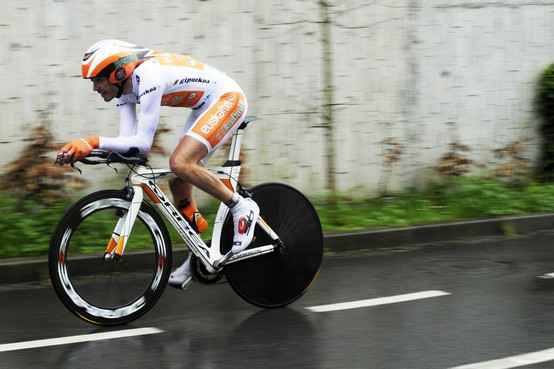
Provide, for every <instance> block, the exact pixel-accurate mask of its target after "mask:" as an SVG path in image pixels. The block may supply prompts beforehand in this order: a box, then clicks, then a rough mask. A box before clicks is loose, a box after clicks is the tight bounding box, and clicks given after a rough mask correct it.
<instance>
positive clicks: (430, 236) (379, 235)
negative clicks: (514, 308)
mask: <svg viewBox="0 0 554 369" xmlns="http://www.w3.org/2000/svg"><path fill="white" fill-rule="evenodd" d="M547 229H554V213H548V214H534V215H525V216H510V217H502V218H494V219H483V220H470V221H459V222H451V223H438V224H427V225H421V226H411V227H402V228H388V229H382V230H371V231H361V232H350V233H342V234H331V235H326V236H325V251H326V253H340V252H344V251H355V250H360V249H381V248H390V247H398V246H405V245H415V244H424V243H432V242H444V241H454V240H462V239H467V238H475V237H486V236H498V235H508V236H510V235H521V234H526V233H532V232H536V231H541V230H547ZM184 258H185V250H183V249H176V250H173V260H174V264H180V263H181V262H182V261H183V260H184ZM48 279H49V275H48V263H47V260H46V258H43V259H38V260H37V259H35V260H18V261H9V260H8V261H4V262H2V261H0V284H16V283H28V282H40V281H45V280H48Z"/></svg>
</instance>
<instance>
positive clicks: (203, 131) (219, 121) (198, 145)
mask: <svg viewBox="0 0 554 369" xmlns="http://www.w3.org/2000/svg"><path fill="white" fill-rule="evenodd" d="M246 110H247V103H246V98H245V97H244V94H242V92H230V93H225V94H223V95H221V96H220V97H219V99H215V102H214V103H213V104H211V105H209V106H208V107H207V108H206V109H205V110H204V111H202V112H200V114H199V115H198V118H197V119H196V120H195V122H194V123H193V124H192V127H190V129H187V130H186V134H185V137H184V138H183V139H182V140H181V142H180V143H179V145H178V146H177V148H176V149H175V151H174V152H173V154H172V156H171V158H170V168H171V170H172V171H173V172H174V173H175V174H176V175H177V176H178V177H179V179H180V180H181V181H182V182H183V183H187V184H192V185H194V186H196V187H198V188H200V189H201V190H203V191H204V192H206V193H208V194H210V195H212V196H213V197H215V198H217V199H218V200H220V201H221V202H223V203H226V204H227V205H228V206H229V207H230V208H231V211H232V212H233V219H234V220H235V234H236V239H234V244H235V246H233V251H234V252H239V251H242V250H244V249H245V248H246V247H247V246H248V244H249V243H250V241H251V240H252V236H253V233H254V231H253V229H254V226H252V225H255V223H256V220H257V217H258V215H259V208H258V206H257V205H256V204H255V203H254V202H253V201H252V200H250V199H247V200H245V199H242V198H241V197H240V196H239V195H238V194H235V193H233V192H232V191H231V190H230V189H229V188H227V187H226V186H225V185H224V184H223V183H222V182H221V181H220V180H219V179H218V178H217V176H215V174H213V173H212V172H210V171H208V170H206V169H205V168H204V167H203V164H204V163H205V162H206V161H207V159H208V158H209V157H210V156H211V154H212V153H213V152H214V151H215V150H217V149H218V148H219V147H220V146H221V145H222V144H224V143H225V142H226V141H227V140H228V139H229V138H230V137H231V136H232V135H233V134H234V133H235V132H236V130H237V129H238V127H239V126H240V125H241V124H242V122H243V121H244V118H245V117H246ZM194 118H196V114H195V115H194ZM190 119H191V118H190V117H189V119H188V120H187V123H189V121H190ZM186 128H188V127H186ZM173 183H174V185H176V183H178V182H173ZM175 191H176V192H175V193H179V190H177V189H176V190H175ZM182 191H183V192H181V193H188V194H190V193H191V192H192V186H191V187H190V188H182ZM187 191H189V192H187ZM189 263H190V257H189V259H187V261H185V263H184V264H183V265H181V267H179V268H178V269H177V270H176V271H175V272H174V273H173V274H172V276H171V278H170V284H172V285H175V284H179V283H180V282H181V281H182V280H184V278H185V277H187V276H188V275H190V265H189ZM183 285H184V284H183Z"/></svg>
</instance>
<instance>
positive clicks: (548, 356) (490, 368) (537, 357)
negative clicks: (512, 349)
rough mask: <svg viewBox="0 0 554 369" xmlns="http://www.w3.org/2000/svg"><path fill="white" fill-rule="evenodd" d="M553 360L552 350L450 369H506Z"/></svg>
mask: <svg viewBox="0 0 554 369" xmlns="http://www.w3.org/2000/svg"><path fill="white" fill-rule="evenodd" d="M551 360H554V348H550V349H546V350H541V351H535V352H530V353H527V354H522V355H516V356H510V357H505V358H503V359H498V360H491V361H483V362H481V363H475V364H469V365H463V366H457V367H455V368H452V369H508V368H517V367H518V366H524V365H531V364H537V363H544V362H545V361H551Z"/></svg>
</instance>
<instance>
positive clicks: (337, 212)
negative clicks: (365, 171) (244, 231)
mask: <svg viewBox="0 0 554 369" xmlns="http://www.w3.org/2000/svg"><path fill="white" fill-rule="evenodd" d="M312 200H313V202H314V204H315V208H316V210H317V212H318V214H319V217H320V219H321V222H322V225H323V230H324V231H325V232H345V231H359V230H368V229H376V228H383V227H404V226H410V225H418V224H429V223H436V222H447V221H455V220H463V219H483V218H491V217H499V216H507V215H516V214H530V213H545V212H554V184H539V183H529V184H526V185H524V186H519V187H514V186H510V185H507V184H505V183H502V182H499V181H491V180H486V179H483V178H477V177H470V178H458V179H453V180H448V181H442V182H439V183H435V184H433V185H431V186H430V187H429V188H428V189H427V190H426V191H407V192H405V193H401V194H397V195H395V196H394V197H387V198H381V199H360V198H349V197H346V196H342V197H339V200H338V201H337V202H335V203H333V204H330V203H328V202H326V201H325V200H324V199H317V198H314V199H312ZM71 202H72V201H71V200H64V201H58V202H55V203H53V204H51V205H49V206H44V205H39V204H37V203H36V202H33V201H32V200H28V201H26V202H23V203H20V202H18V200H17V199H16V198H15V197H14V196H13V194H10V193H0V232H1V234H2V235H3V242H2V245H1V246H0V258H11V257H21V256H33V255H46V254H47V253H48V247H49V242H50V237H51V234H52V232H53V230H54V227H55V226H56V224H57V222H58V220H59V219H60V217H61V216H62V214H63V213H64V212H65V210H66V209H67V208H68V207H69V205H70V204H71ZM201 210H202V211H203V213H204V216H205V217H206V219H208V221H209V223H210V228H209V229H208V230H207V231H206V232H204V234H203V235H202V238H203V239H204V240H207V239H209V237H210V235H211V230H212V228H211V225H212V224H213V218H214V217H215V214H216V212H217V206H216V205H212V206H208V207H205V208H203V209H201ZM111 223H112V221H110V224H108V225H107V228H106V229H107V230H108V231H107V232H108V233H110V232H111V229H112V227H113V225H112V224H111ZM104 226H105V225H104V224H93V225H92V228H94V229H99V228H102V227H104ZM168 229H170V236H171V239H172V242H173V243H174V244H181V243H182V240H181V238H180V237H179V235H178V234H177V233H176V232H175V231H174V230H172V227H169V226H168ZM143 233H144V236H145V237H148V234H147V232H143ZM135 240H137V238H135ZM139 243H140V242H139ZM91 247H93V248H94V247H96V246H95V245H91ZM84 251H86V250H84Z"/></svg>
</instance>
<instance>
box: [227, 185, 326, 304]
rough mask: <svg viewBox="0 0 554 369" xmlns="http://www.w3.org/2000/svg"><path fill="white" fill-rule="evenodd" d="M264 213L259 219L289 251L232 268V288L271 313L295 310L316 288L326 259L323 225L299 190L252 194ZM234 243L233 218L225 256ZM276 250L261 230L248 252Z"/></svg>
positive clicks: (271, 188) (269, 188)
mask: <svg viewBox="0 0 554 369" xmlns="http://www.w3.org/2000/svg"><path fill="white" fill-rule="evenodd" d="M249 192H251V193H252V199H253V200H254V201H255V202H256V203H257V204H258V206H259V207H260V216H261V217H262V218H263V219H264V220H265V221H266V223H267V224H268V225H269V226H270V227H271V229H273V231H274V232H275V233H276V234H277V235H278V236H279V238H280V239H281V241H282V242H283V244H284V246H282V247H281V248H279V249H278V250H276V251H273V252H271V253H269V254H265V255H262V256H257V257H253V258H250V259H245V260H241V261H237V262H234V263H231V264H227V265H226V266H225V268H224V270H225V273H226V275H227V279H228V281H229V284H230V285H231V287H232V288H233V289H234V290H235V292H237V293H238V294H239V296H240V297H242V298H243V299H244V300H246V301H248V302H249V303H251V304H254V305H256V306H261V307H266V308H272V307H280V306H285V305H287V304H290V303H291V302H293V301H295V300H296V299H298V298H299V297H300V296H302V295H303V294H304V293H305V292H306V291H307V290H308V289H309V288H310V287H311V285H312V284H313V282H314V281H315V279H316V277H317V274H318V273H319V268H320V266H321V261H322V258H323V232H322V229H321V223H320V221H319V217H318V215H317V212H316V211H315V209H314V207H313V206H312V204H311V203H310V201H309V200H308V199H307V198H306V197H305V196H304V195H303V194H302V193H300V192H299V191H297V190H295V189H294V188H292V187H290V186H287V185H283V184H279V183H267V184H262V185H259V186H256V187H254V188H252V189H251V190H249ZM232 240H233V219H232V216H231V214H229V216H228V217H227V219H226V220H225V224H224V228H223V232H222V240H221V251H222V254H225V253H226V252H227V251H229V250H230V248H231V245H232ZM270 244H272V240H271V238H270V237H269V236H268V235H267V234H266V233H265V232H264V231H263V230H262V229H261V228H260V227H259V226H257V227H256V228H255V232H254V239H253V241H252V243H251V244H250V246H249V247H248V249H252V248H255V247H259V246H263V245H270Z"/></svg>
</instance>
